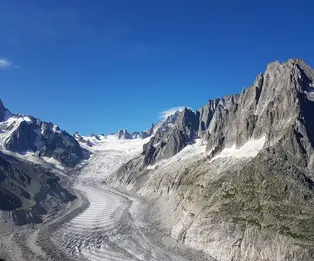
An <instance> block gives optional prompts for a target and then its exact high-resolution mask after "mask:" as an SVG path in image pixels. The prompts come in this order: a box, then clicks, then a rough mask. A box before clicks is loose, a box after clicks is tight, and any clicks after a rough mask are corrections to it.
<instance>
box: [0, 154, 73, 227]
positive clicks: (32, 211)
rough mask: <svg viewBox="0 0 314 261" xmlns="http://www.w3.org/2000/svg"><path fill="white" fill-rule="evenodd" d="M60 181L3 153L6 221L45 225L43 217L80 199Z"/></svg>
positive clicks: (0, 189) (0, 188) (1, 201)
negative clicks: (42, 222) (65, 204)
mask: <svg viewBox="0 0 314 261" xmlns="http://www.w3.org/2000/svg"><path fill="white" fill-rule="evenodd" d="M59 181H60V179H59V178H58V177H57V176H55V175H54V174H52V173H51V172H49V171H48V170H46V169H44V168H43V167H40V166H38V165H33V164H31V163H27V162H23V161H20V160H17V159H15V158H13V157H10V156H7V155H3V154H0V210H2V211H4V212H2V218H3V219H4V220H5V221H10V220H12V221H13V222H14V223H15V224H17V225H23V224H26V223H38V222H41V221H42V219H41V215H43V214H46V213H48V212H50V211H51V210H52V209H54V210H56V209H58V208H62V206H63V204H64V203H67V202H69V201H72V200H73V199H75V198H76V197H75V196H74V195H72V194H71V193H69V192H68V191H67V190H65V189H64V188H62V186H61V185H60V184H59Z"/></svg>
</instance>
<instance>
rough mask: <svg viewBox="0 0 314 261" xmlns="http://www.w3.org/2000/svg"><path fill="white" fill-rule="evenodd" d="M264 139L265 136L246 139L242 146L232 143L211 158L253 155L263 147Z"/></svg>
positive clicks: (248, 156)
mask: <svg viewBox="0 0 314 261" xmlns="http://www.w3.org/2000/svg"><path fill="white" fill-rule="evenodd" d="M265 141H266V136H262V137H261V138H259V139H251V140H249V141H247V142H246V143H245V144H244V145H243V146H241V147H240V148H237V147H236V145H235V144H234V145H233V146H232V147H230V148H224V149H223V150H222V151H221V152H220V153H219V154H218V155H216V156H215V157H214V158H213V159H212V160H214V159H218V158H228V157H233V158H251V157H255V156H256V155H257V154H258V152H259V151H260V150H261V149H262V148H263V146H264V144H265Z"/></svg>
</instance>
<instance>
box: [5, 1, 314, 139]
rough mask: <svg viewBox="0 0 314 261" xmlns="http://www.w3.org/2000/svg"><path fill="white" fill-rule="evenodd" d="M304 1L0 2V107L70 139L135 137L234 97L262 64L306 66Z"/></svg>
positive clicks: (309, 15) (308, 41) (308, 20)
mask: <svg viewBox="0 0 314 261" xmlns="http://www.w3.org/2000/svg"><path fill="white" fill-rule="evenodd" d="M313 9H314V3H312V1H302V0H301V1H297V2H295V1H289V0H286V1H267V0H266V1H241V0H240V1H233V0H232V1H231V0H230V1H215V2H214V1H208V0H204V1H200V0H196V1H185V0H180V1H178V0H171V1H169V0H167V1H164V0H159V1H155V0H152V1H147V0H145V1H144V0H143V1H137V0H132V1H129V0H120V1H103V0H99V1H96V0H94V1H85V0H73V1H63V0H54V1H40V0H38V1H32V0H30V1H24V0H17V1H11V0H2V1H0V20H1V22H0V34H1V40H0V57H2V58H1V59H0V86H1V95H0V98H1V99H2V100H3V102H4V104H5V105H6V106H7V107H8V108H9V109H10V110H11V111H12V112H16V113H17V112H19V113H24V114H30V115H33V116H35V117H39V118H41V119H43V120H46V121H51V122H54V123H57V124H58V125H59V126H60V127H61V128H62V129H66V130H68V131H69V132H74V131H79V132H80V133H82V134H85V135H88V134H90V133H91V132H95V133H109V132H114V131H116V130H118V129H119V128H122V127H124V128H127V129H129V130H131V131H132V130H141V129H145V128H147V127H149V126H150V124H151V123H152V122H155V121H157V120H158V118H159V117H160V112H162V111H164V110H167V109H168V108H171V107H176V106H185V105H186V106H190V107H192V108H194V109H197V108H199V107H201V106H202V105H204V104H205V103H206V102H207V100H208V99H212V98H217V97H221V96H224V95H226V94H234V93H237V92H240V91H241V90H242V88H244V87H247V86H249V85H250V84H252V83H253V81H254V79H255V77H256V75H257V74H258V73H259V72H263V71H264V70H265V67H266V65H267V63H268V62H270V61H274V60H279V61H285V60H287V59H288V58H291V57H299V58H303V59H305V60H306V61H307V62H308V63H309V64H310V65H312V66H314V52H313V46H314V34H313V25H314V19H313Z"/></svg>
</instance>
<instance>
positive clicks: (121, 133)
mask: <svg viewBox="0 0 314 261" xmlns="http://www.w3.org/2000/svg"><path fill="white" fill-rule="evenodd" d="M116 136H117V137H118V139H132V136H131V134H130V133H129V132H128V131H127V130H126V129H121V130H119V131H118V132H117V133H116Z"/></svg>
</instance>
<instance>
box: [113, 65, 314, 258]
mask: <svg viewBox="0 0 314 261" xmlns="http://www.w3.org/2000/svg"><path fill="white" fill-rule="evenodd" d="M313 98H314V70H313V69H311V68H310V67H309V66H308V65H306V64H305V62H304V61H302V60H299V59H291V60H289V61H287V62H285V63H282V64H281V63H279V62H273V63H270V64H269V65H268V66H267V68H266V71H265V73H263V74H259V75H258V76H257V78H256V80H255V82H254V84H253V85H252V86H250V87H248V88H246V89H244V90H243V91H242V92H241V93H240V94H237V95H233V96H231V95H227V96H225V97H224V98H220V99H214V100H210V101H208V103H207V104H206V105H205V106H204V107H203V108H200V109H199V110H197V111H196V112H193V111H191V110H189V109H185V110H183V111H182V112H181V113H179V115H178V117H177V119H176V120H175V122H174V123H173V127H172V128H170V129H169V130H168V131H165V132H163V133H162V135H160V134H158V132H156V133H155V134H154V136H153V137H152V138H151V140H150V142H149V143H148V144H145V145H144V147H143V155H141V156H139V157H136V158H135V159H133V160H131V161H129V162H128V163H127V164H125V165H123V166H122V167H121V168H120V169H119V170H118V171H117V173H116V174H115V175H113V176H112V177H111V180H108V181H107V182H108V183H109V184H124V185H125V186H126V188H127V189H130V190H131V189H132V190H135V191H137V192H138V193H139V194H140V195H142V196H144V197H146V198H147V199H148V200H151V201H152V202H154V206H155V210H152V213H151V219H152V220H153V221H156V224H157V225H159V226H160V227H161V229H163V231H168V235H169V236H171V237H172V238H174V239H176V240H178V241H179V242H182V243H184V244H187V245H189V246H192V247H194V248H197V249H200V250H203V251H205V252H207V253H208V254H210V255H211V256H213V257H214V258H216V259H217V260H224V261H229V260H233V261H243V260H244V261H251V260H273V261H281V260H291V261H292V260H293V261H297V260H298V261H299V260H303V261H308V260H313V259H314V251H313V249H314V245H313V238H314V229H313V224H314V223H313V222H314V219H313V216H314V208H313V206H314V186H313V184H314V182H313V178H314V176H313V175H314V174H313V173H314V172H313V171H314V169H313V148H314V142H313V139H314V123H313V122H314V120H313V117H312V116H311V112H312V111H313V109H314V99H313Z"/></svg>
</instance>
